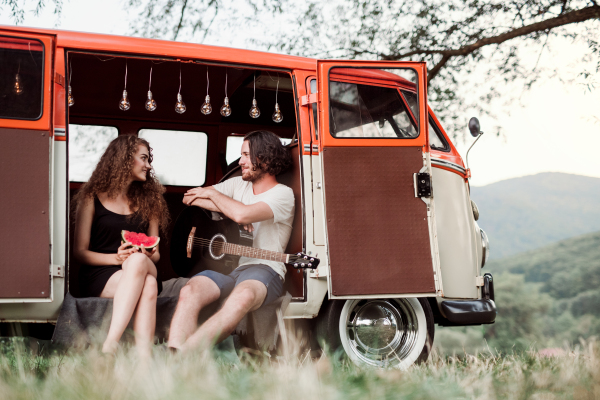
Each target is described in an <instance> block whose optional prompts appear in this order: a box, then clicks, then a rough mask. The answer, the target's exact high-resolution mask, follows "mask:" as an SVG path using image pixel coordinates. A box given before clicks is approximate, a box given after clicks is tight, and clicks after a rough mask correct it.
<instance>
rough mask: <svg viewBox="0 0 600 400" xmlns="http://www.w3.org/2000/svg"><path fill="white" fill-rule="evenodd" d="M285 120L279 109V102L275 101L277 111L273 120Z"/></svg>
mask: <svg viewBox="0 0 600 400" xmlns="http://www.w3.org/2000/svg"><path fill="white" fill-rule="evenodd" d="M281 121H283V114H282V113H281V111H279V104H277V103H275V112H274V113H273V122H277V123H280V122H281Z"/></svg>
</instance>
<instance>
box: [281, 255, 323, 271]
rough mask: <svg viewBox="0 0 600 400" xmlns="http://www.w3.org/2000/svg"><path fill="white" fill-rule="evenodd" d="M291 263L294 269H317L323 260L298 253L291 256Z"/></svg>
mask: <svg viewBox="0 0 600 400" xmlns="http://www.w3.org/2000/svg"><path fill="white" fill-rule="evenodd" d="M289 256H290V257H289V263H288V264H290V265H291V266H292V267H294V268H310V269H315V268H317V267H318V266H319V263H320V262H321V260H319V259H318V258H317V257H313V256H309V255H306V254H304V253H296V254H290V255H289Z"/></svg>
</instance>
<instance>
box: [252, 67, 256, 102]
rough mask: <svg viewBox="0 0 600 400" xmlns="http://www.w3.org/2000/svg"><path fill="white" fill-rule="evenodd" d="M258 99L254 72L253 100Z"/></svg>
mask: <svg viewBox="0 0 600 400" xmlns="http://www.w3.org/2000/svg"><path fill="white" fill-rule="evenodd" d="M254 99H256V72H254V94H253V95H252V100H254Z"/></svg>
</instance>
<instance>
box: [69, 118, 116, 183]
mask: <svg viewBox="0 0 600 400" xmlns="http://www.w3.org/2000/svg"><path fill="white" fill-rule="evenodd" d="M118 135H119V130H118V129H117V128H115V127H112V126H97V125H76V124H69V180H70V181H71V182H87V181H88V179H90V176H92V172H94V168H96V164H98V161H100V157H101V156H102V154H103V153H104V150H106V148H107V147H108V144H109V143H110V142H111V141H112V140H113V139H116V138H117V136H118Z"/></svg>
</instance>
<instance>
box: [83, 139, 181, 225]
mask: <svg viewBox="0 0 600 400" xmlns="http://www.w3.org/2000/svg"><path fill="white" fill-rule="evenodd" d="M140 145H143V146H146V148H147V149H148V153H149V158H148V163H150V164H151V163H152V148H151V147H150V143H148V142H147V141H146V140H144V139H141V138H138V137H136V136H134V135H122V136H119V137H117V138H116V139H115V140H113V141H112V142H110V144H109V145H108V147H107V148H106V150H105V151H104V154H102V157H100V161H99V162H98V165H96V168H95V169H94V172H92V176H91V177H90V179H89V181H87V182H86V183H84V184H83V185H82V186H81V188H80V189H79V192H77V194H76V195H75V196H74V197H73V203H74V207H75V209H76V210H77V209H78V207H79V204H80V203H82V201H83V200H85V199H89V198H91V199H93V198H94V197H96V196H98V194H99V193H106V194H107V195H108V197H109V198H115V197H117V195H118V194H119V192H120V191H121V190H122V189H123V187H124V186H125V185H126V184H127V182H128V180H129V177H130V176H131V169H132V167H133V161H134V159H133V158H134V156H135V154H136V153H137V151H138V146H140ZM164 192H165V188H164V186H163V185H161V183H160V182H159V181H158V179H156V177H155V176H154V169H152V168H150V169H149V170H148V171H147V172H146V181H144V182H142V181H133V182H132V183H131V185H130V186H129V190H128V191H127V199H128V200H129V208H130V209H132V210H136V212H135V213H134V214H132V215H131V216H130V218H134V219H135V220H139V221H148V222H150V221H152V220H157V221H158V225H159V228H160V230H161V232H163V233H166V229H167V226H168V224H169V220H170V218H169V209H168V207H167V202H166V201H165V199H164V197H163V193H164Z"/></svg>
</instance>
